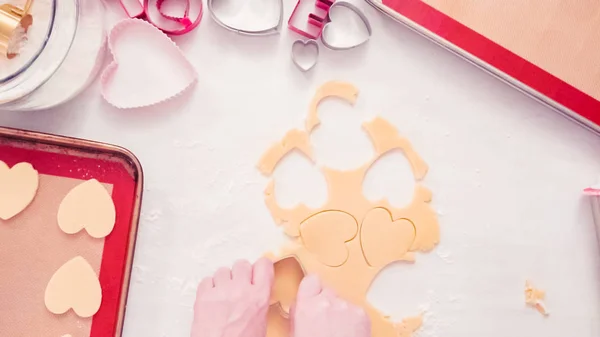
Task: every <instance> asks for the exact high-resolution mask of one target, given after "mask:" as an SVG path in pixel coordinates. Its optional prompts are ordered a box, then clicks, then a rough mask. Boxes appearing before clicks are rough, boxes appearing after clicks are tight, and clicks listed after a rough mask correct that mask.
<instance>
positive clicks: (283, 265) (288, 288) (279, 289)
mask: <svg viewBox="0 0 600 337" xmlns="http://www.w3.org/2000/svg"><path fill="white" fill-rule="evenodd" d="M274 266H275V278H274V282H273V289H272V290H271V300H270V302H269V304H270V305H272V306H279V309H280V314H281V315H283V316H284V317H287V316H288V315H289V312H290V306H291V305H292V304H293V303H294V302H295V301H296V294H297V293H298V288H299V287H300V282H302V279H304V276H305V272H304V269H303V268H302V266H301V265H300V262H299V261H298V259H297V258H296V257H295V256H289V257H285V258H283V259H281V260H279V261H276V262H275V263H274Z"/></svg>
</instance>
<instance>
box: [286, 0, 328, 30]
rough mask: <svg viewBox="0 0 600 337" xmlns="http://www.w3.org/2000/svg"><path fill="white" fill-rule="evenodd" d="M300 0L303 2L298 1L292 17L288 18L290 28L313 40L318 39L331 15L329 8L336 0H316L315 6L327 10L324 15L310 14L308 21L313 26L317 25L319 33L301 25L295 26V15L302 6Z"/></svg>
mask: <svg viewBox="0 0 600 337" xmlns="http://www.w3.org/2000/svg"><path fill="white" fill-rule="evenodd" d="M300 2H302V0H298V3H297V4H296V7H295V8H294V11H293V12H292V15H291V16H290V19H289V20H288V28H289V29H290V30H292V31H294V32H296V33H298V34H300V35H302V36H304V37H307V38H309V39H311V40H317V39H318V38H319V36H320V35H321V32H322V31H323V27H324V26H325V22H326V21H327V17H328V15H329V9H330V8H331V6H332V5H333V3H334V0H333V1H332V0H316V2H315V7H316V8H319V9H321V10H323V11H325V14H324V15H323V16H320V15H318V14H315V13H310V14H309V15H308V23H309V24H310V25H311V26H313V27H316V28H317V29H318V32H317V34H312V33H310V32H307V31H305V30H302V29H301V28H299V27H296V26H294V23H293V21H294V17H295V16H296V14H297V12H298V9H299V8H300Z"/></svg>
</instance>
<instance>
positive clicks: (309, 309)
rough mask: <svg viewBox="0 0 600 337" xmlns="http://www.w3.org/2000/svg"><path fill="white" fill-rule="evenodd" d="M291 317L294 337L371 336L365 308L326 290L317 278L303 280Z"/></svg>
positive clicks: (313, 276) (311, 277) (310, 276)
mask: <svg viewBox="0 0 600 337" xmlns="http://www.w3.org/2000/svg"><path fill="white" fill-rule="evenodd" d="M290 317H291V330H292V331H291V335H292V337H371V321H370V319H369V317H368V316H367V314H366V313H365V311H364V309H362V308H360V307H358V306H355V305H353V304H350V303H348V302H346V301H344V300H342V299H340V298H339V297H337V295H336V294H335V293H334V292H333V291H332V290H330V289H328V288H323V285H322V284H321V280H320V279H319V277H317V276H315V275H309V276H307V277H306V278H304V280H302V283H301V284H300V288H299V289H298V296H297V299H296V304H295V305H294V306H293V307H292V308H291V312H290Z"/></svg>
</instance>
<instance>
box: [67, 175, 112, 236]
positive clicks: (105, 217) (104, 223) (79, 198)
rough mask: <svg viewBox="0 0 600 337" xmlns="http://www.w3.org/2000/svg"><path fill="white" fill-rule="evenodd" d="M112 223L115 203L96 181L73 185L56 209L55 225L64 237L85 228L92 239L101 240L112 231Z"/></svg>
mask: <svg viewBox="0 0 600 337" xmlns="http://www.w3.org/2000/svg"><path fill="white" fill-rule="evenodd" d="M115 220H116V210H115V204H114V203H113V200H112V198H111V196H110V194H108V191H107V190H106V188H104V186H102V184H100V182H98V180H96V179H92V180H88V181H86V182H83V183H81V184H79V185H77V186H75V188H73V189H72V190H71V191H70V192H69V193H68V194H67V195H66V196H65V198H64V199H63V200H62V202H61V203H60V206H59V208H58V226H59V227H60V229H62V230H63V232H65V233H67V234H75V233H78V232H79V231H80V230H82V229H85V230H86V231H87V232H88V234H89V235H90V236H91V237H94V238H97V239H99V238H103V237H105V236H107V235H108V234H110V232H112V230H113V228H114V227H115Z"/></svg>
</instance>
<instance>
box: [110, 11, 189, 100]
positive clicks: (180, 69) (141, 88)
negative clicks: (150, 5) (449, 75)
mask: <svg viewBox="0 0 600 337" xmlns="http://www.w3.org/2000/svg"><path fill="white" fill-rule="evenodd" d="M132 41H136V42H139V43H142V44H143V45H144V46H137V45H136V46H135V47H134V48H133V49H132V47H131V42H132ZM108 45H109V48H110V51H111V53H112V55H113V57H114V61H113V62H112V63H111V64H109V65H108V66H107V67H106V69H104V72H103V73H102V75H101V77H100V82H101V86H102V96H103V97H104V99H105V100H106V101H107V102H108V103H110V104H111V105H113V106H115V107H117V108H120V109H132V108H141V107H147V106H152V105H155V104H158V103H161V102H164V101H167V100H170V99H172V98H174V97H177V96H179V95H181V94H182V93H183V92H184V91H186V90H187V89H189V88H190V87H191V86H192V85H194V84H195V83H196V82H197V79H198V75H197V73H196V69H194V66H193V65H192V64H191V63H190V61H189V60H188V59H187V58H186V57H185V55H184V54H183V52H182V51H181V50H180V49H179V47H177V45H176V44H175V43H174V42H173V41H172V40H171V39H170V38H169V37H168V36H167V35H165V34H164V33H163V32H161V31H160V30H159V29H158V28H156V27H154V26H153V25H151V24H149V23H148V22H146V21H142V20H140V19H126V20H123V21H121V22H119V23H117V24H116V25H115V26H114V28H113V29H112V30H111V32H110V34H109V36H108ZM133 54H135V55H133Z"/></svg>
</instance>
